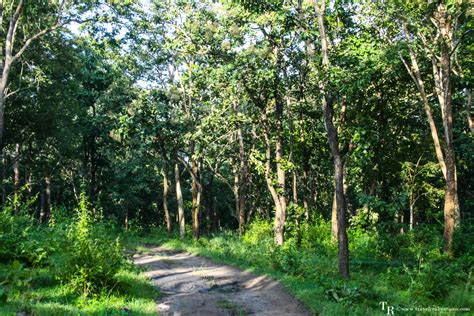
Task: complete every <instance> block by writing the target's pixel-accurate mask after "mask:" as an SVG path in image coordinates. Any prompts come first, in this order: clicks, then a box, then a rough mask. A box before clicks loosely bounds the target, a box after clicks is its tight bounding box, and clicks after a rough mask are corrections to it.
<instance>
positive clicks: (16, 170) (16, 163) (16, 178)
mask: <svg viewBox="0 0 474 316" xmlns="http://www.w3.org/2000/svg"><path fill="white" fill-rule="evenodd" d="M20 149H21V146H20V144H19V143H17V144H16V145H15V156H14V157H13V159H14V160H13V190H14V191H13V192H14V194H15V196H16V195H17V194H18V190H19V189H20Z"/></svg>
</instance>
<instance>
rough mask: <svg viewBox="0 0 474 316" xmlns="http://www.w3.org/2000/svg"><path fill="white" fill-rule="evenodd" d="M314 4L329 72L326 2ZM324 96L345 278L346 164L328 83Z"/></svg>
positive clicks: (323, 89) (324, 111)
mask: <svg viewBox="0 0 474 316" xmlns="http://www.w3.org/2000/svg"><path fill="white" fill-rule="evenodd" d="M318 2H319V1H316V0H315V2H314V4H315V9H316V14H317V16H318V27H319V35H320V39H321V54H322V59H323V68H324V69H325V70H326V71H329V69H330V65H329V52H328V39H327V35H326V29H325V26H324V16H325V11H326V5H325V0H322V1H321V2H320V3H319V4H318ZM320 90H321V94H322V100H321V101H322V102H321V103H322V110H323V118H324V125H325V128H326V131H327V137H328V141H329V148H330V151H331V155H332V157H333V162H334V178H335V193H336V208H337V210H336V217H337V229H338V232H337V239H338V250H339V251H338V252H339V273H340V274H341V276H342V277H343V278H348V277H349V247H348V239H347V231H346V218H345V217H346V216H345V208H346V207H345V199H344V164H343V160H342V157H341V153H340V150H339V137H338V133H337V129H336V127H335V126H334V122H333V97H332V96H331V95H330V93H329V92H328V91H326V90H327V87H326V83H325V82H324V81H321V82H320Z"/></svg>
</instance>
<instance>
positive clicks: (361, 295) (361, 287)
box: [127, 230, 474, 315]
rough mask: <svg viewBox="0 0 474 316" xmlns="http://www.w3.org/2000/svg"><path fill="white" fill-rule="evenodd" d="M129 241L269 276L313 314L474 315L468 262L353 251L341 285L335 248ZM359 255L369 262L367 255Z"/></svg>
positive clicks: (156, 234)
mask: <svg viewBox="0 0 474 316" xmlns="http://www.w3.org/2000/svg"><path fill="white" fill-rule="evenodd" d="M249 234H251V233H249ZM127 240H128V244H129V246H130V247H137V246H138V248H140V250H141V251H142V252H146V251H147V250H146V247H143V245H154V244H155V245H164V246H167V247H170V248H173V249H180V250H185V251H188V252H192V253H195V254H198V255H202V256H205V257H209V258H211V259H213V260H215V261H218V262H222V263H225V264H229V265H232V266H237V267H240V268H242V269H246V270H249V271H251V272H253V273H255V274H260V275H262V274H265V275H269V276H271V277H273V278H274V279H276V280H279V281H280V282H281V283H282V284H283V285H284V286H285V287H286V289H287V290H288V292H289V293H291V294H292V295H293V296H294V297H296V298H297V299H298V300H300V301H301V302H302V303H303V304H304V305H305V306H307V307H308V309H309V310H311V311H312V312H313V313H314V314H320V315H386V311H385V312H383V311H382V310H381V308H380V305H379V302H381V301H385V302H388V303H389V304H390V305H393V306H395V311H397V310H398V311H399V314H405V315H428V314H429V313H427V312H416V311H413V312H402V310H401V308H416V307H430V306H440V307H451V308H471V311H473V310H474V298H473V295H472V280H471V279H470V276H469V275H468V273H467V272H466V271H464V270H463V269H464V268H465V267H468V266H469V262H468V261H467V262H462V260H461V259H459V260H457V261H456V260H449V259H447V258H438V259H436V260H435V259H432V260H431V261H430V260H428V259H426V261H424V260H425V259H423V258H421V259H420V261H419V262H414V260H412V259H400V258H387V259H383V258H380V257H368V258H363V257H361V256H360V253H361V252H363V251H361V250H359V249H353V251H352V255H353V259H352V260H351V278H350V279H349V280H343V279H342V278H340V277H339V275H338V272H337V268H336V267H337V255H336V251H335V248H334V247H322V248H317V247H316V248H314V249H310V250H309V249H302V248H301V247H293V244H292V242H291V241H290V242H288V243H287V246H285V247H284V248H282V249H281V250H276V248H275V247H274V246H273V242H272V239H271V238H265V237H262V236H259V237H258V238H254V239H252V238H248V236H246V237H244V238H239V237H238V236H237V235H235V234H233V233H223V234H219V235H215V236H211V237H207V238H201V239H199V240H197V241H194V240H191V239H189V238H187V239H184V240H180V239H179V238H177V237H176V236H175V235H173V236H167V235H166V234H165V233H163V232H162V231H159V230H156V231H151V232H149V233H148V234H146V235H144V237H137V236H133V237H131V238H127ZM363 255H364V256H367V254H366V253H365V252H363ZM467 258H468V259H469V257H467ZM471 266H472V265H471ZM438 269H439V271H438ZM443 269H444V270H443ZM446 269H447V270H446ZM464 314H466V315H467V314H468V313H464ZM443 315H460V313H455V312H450V313H444V314H443ZM461 315H462V313H461Z"/></svg>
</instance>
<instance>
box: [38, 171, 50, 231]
mask: <svg viewBox="0 0 474 316" xmlns="http://www.w3.org/2000/svg"><path fill="white" fill-rule="evenodd" d="M50 216H51V178H50V176H49V175H48V174H46V175H45V176H44V202H43V209H42V216H41V220H40V221H41V222H42V223H47V222H48V221H49V218H50Z"/></svg>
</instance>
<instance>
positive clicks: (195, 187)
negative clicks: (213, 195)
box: [191, 158, 202, 239]
mask: <svg viewBox="0 0 474 316" xmlns="http://www.w3.org/2000/svg"><path fill="white" fill-rule="evenodd" d="M191 169H192V173H193V176H192V183H191V194H192V226H193V238H194V239H198V238H199V226H200V225H199V218H200V217H199V215H200V214H199V213H200V210H201V196H202V188H201V184H200V183H199V182H200V181H199V180H198V178H199V177H200V172H199V165H198V163H197V161H196V160H195V159H194V158H191ZM198 181H199V182H198Z"/></svg>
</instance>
